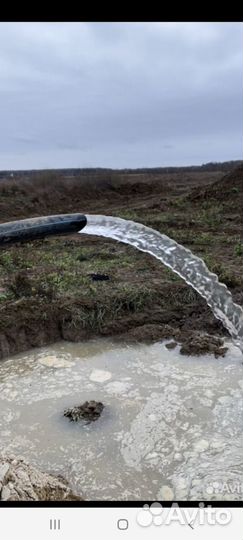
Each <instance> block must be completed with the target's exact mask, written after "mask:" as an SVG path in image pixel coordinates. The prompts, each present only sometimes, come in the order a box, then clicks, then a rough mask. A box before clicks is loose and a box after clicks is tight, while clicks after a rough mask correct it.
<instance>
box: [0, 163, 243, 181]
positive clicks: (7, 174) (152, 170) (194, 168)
mask: <svg viewBox="0 0 243 540" xmlns="http://www.w3.org/2000/svg"><path fill="white" fill-rule="evenodd" d="M242 164H243V160H237V161H236V160H235V161H224V162H222V163H220V162H210V163H204V164H203V165H191V166H186V167H142V168H138V169H110V168H103V167H90V168H82V169H42V170H36V169H33V170H28V171H26V170H15V171H0V180H1V179H4V178H5V179H6V178H15V177H16V178H18V179H19V178H30V177H32V178H33V177H34V176H39V175H40V174H50V173H52V174H53V173H54V174H58V175H60V176H63V177H67V178H74V177H75V176H82V175H89V174H91V175H92V176H93V175H99V174H111V173H119V174H122V175H126V174H129V175H131V174H147V173H149V174H168V173H169V174H170V173H180V172H183V173H187V172H200V171H202V172H203V171H208V172H210V171H215V170H220V171H225V172H230V171H231V170H233V169H235V168H236V167H238V166H240V165H242Z"/></svg>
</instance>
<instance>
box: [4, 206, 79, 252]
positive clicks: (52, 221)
mask: <svg viewBox="0 0 243 540" xmlns="http://www.w3.org/2000/svg"><path fill="white" fill-rule="evenodd" d="M86 223H87V219H86V217H85V216H84V215H83V214H59V215H57V216H43V217H37V218H30V219H21V220H18V221H9V222H8V223H0V247H4V246H6V245H8V244H14V243H16V242H29V241H31V240H36V239H38V238H45V236H51V235H61V234H71V233H75V232H78V231H81V230H82V229H83V228H84V227H85V225H86Z"/></svg>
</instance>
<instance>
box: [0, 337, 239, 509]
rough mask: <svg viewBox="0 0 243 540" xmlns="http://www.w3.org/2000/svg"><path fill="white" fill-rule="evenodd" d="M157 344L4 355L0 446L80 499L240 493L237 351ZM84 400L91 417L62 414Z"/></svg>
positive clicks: (98, 344) (107, 343) (99, 342)
mask: <svg viewBox="0 0 243 540" xmlns="http://www.w3.org/2000/svg"><path fill="white" fill-rule="evenodd" d="M165 344H166V342H163V343H156V344H153V345H144V344H141V345H137V346H128V345H126V344H124V345H123V346H121V344H118V343H114V342H113V341H112V340H110V339H96V340H92V341H88V342H86V343H79V344H74V343H65V342H62V343H60V344H55V345H53V346H49V347H45V348H41V349H35V350H32V351H31V352H29V353H28V354H20V355H16V356H15V357H13V358H9V359H7V360H4V361H2V362H1V363H0V410H1V417H0V433H1V437H0V452H5V453H9V454H14V455H16V456H23V457H25V459H26V460H27V461H29V462H30V463H31V464H34V465H37V466H38V467H39V468H40V469H42V470H45V471H49V472H52V473H54V474H61V475H62V476H64V477H65V478H66V479H67V480H68V482H69V483H70V485H71V487H73V488H74V489H75V491H76V492H77V493H78V494H80V495H83V497H84V498H85V499H88V500H97V499H98V500H100V499H106V500H116V499H120V500H128V499H129V500H132V499H137V500H138V499H142V500H146V499H147V500H148V499H149V500H156V499H164V500H165V499H168V500H169V499H171V498H174V499H177V500H193V499H202V500H203V499H206V500H210V499H212V500H213V499H218V500H219V499H226V500H229V499H232V500H242V492H243V491H242V485H243V460H242V448H243V397H242V390H243V365H242V354H241V353H240V351H239V349H237V348H236V347H234V346H233V345H231V344H230V345H229V344H228V345H229V351H228V353H227V354H226V356H225V358H218V359H215V358H214V357H213V356H203V357H185V356H181V355H180V354H179V348H178V347H176V348H175V349H174V350H168V349H167V348H166V346H165ZM92 399H94V400H97V401H101V402H102V403H103V404H104V405H105V408H104V410H103V412H102V414H101V416H100V418H99V419H98V420H97V421H95V422H91V423H90V424H88V425H85V423H84V422H82V421H81V422H80V423H79V422H77V423H76V422H69V420H68V419H67V418H65V417H63V411H64V409H65V408H67V407H72V406H74V405H80V404H82V403H83V402H84V401H86V400H92Z"/></svg>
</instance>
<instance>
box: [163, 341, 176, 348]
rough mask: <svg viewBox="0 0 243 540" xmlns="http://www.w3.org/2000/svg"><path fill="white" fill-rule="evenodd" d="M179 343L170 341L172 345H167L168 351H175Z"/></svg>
mask: <svg viewBox="0 0 243 540" xmlns="http://www.w3.org/2000/svg"><path fill="white" fill-rule="evenodd" d="M176 345H177V343H176V341H170V343H166V345H165V346H166V349H174V348H175V347H176Z"/></svg>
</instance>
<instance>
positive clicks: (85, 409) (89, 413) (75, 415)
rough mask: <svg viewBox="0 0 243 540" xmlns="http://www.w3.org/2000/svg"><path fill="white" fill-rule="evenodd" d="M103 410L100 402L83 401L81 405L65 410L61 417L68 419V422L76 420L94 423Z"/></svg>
mask: <svg viewBox="0 0 243 540" xmlns="http://www.w3.org/2000/svg"><path fill="white" fill-rule="evenodd" d="M103 409H104V405H103V403H101V401H94V400H91V401H85V403H83V405H79V406H78V407H71V408H70V409H65V411H64V413H63V415H64V416H66V417H67V418H69V420H70V422H78V420H88V422H94V421H95V420H97V419H98V418H99V417H100V415H101V413H102V411H103Z"/></svg>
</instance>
